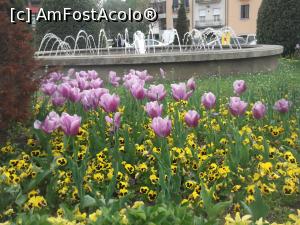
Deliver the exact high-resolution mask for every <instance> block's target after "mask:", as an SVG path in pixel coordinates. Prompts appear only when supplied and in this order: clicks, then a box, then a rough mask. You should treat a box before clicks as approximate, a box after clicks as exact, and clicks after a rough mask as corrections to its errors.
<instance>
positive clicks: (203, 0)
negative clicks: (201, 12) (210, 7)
mask: <svg viewBox="0 0 300 225" xmlns="http://www.w3.org/2000/svg"><path fill="white" fill-rule="evenodd" d="M219 2H221V0H196V3H199V4H213V3H219Z"/></svg>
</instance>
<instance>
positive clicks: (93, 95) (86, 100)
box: [80, 88, 109, 110]
mask: <svg viewBox="0 0 300 225" xmlns="http://www.w3.org/2000/svg"><path fill="white" fill-rule="evenodd" d="M108 92H109V91H108V90H107V89H105V88H97V89H91V90H84V91H83V92H82V93H81V99H80V101H81V104H82V105H83V108H84V110H90V109H94V110H96V109H97V108H98V107H99V106H100V99H101V96H102V95H104V94H107V93H108Z"/></svg>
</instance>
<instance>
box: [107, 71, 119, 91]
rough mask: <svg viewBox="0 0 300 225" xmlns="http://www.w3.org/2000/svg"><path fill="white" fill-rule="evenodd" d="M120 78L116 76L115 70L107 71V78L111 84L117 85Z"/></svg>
mask: <svg viewBox="0 0 300 225" xmlns="http://www.w3.org/2000/svg"><path fill="white" fill-rule="evenodd" d="M120 79H121V78H120V77H118V76H117V73H116V72H114V71H110V72H109V75H108V80H109V83H111V85H112V86H114V87H118V86H119V81H120Z"/></svg>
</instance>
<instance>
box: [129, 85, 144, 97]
mask: <svg viewBox="0 0 300 225" xmlns="http://www.w3.org/2000/svg"><path fill="white" fill-rule="evenodd" d="M130 92H131V94H132V96H133V97H135V98H136V99H138V100H142V99H144V98H145V96H146V89H145V88H144V85H142V84H140V83H134V84H133V85H132V86H131V88H130Z"/></svg>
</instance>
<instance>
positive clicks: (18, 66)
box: [0, 0, 37, 131]
mask: <svg viewBox="0 0 300 225" xmlns="http://www.w3.org/2000/svg"><path fill="white" fill-rule="evenodd" d="M9 3H11V2H9V1H7V0H0V27H1V29H0V58H1V60H0V131H4V130H5V128H7V127H9V126H11V125H12V124H13V123H14V122H17V121H25V120H26V119H27V118H28V117H29V116H30V112H31V110H30V106H31V96H32V94H33V93H34V92H35V91H36V90H37V81H36V80H35V79H34V78H33V72H34V69H35V60H34V58H33V54H34V49H33V48H32V46H31V44H30V43H31V40H32V35H31V33H30V31H29V29H28V27H27V25H26V24H24V23H21V22H18V23H17V24H12V23H11V22H10V19H9V18H10V17H9V13H10V11H9V7H12V6H14V5H10V4H9Z"/></svg>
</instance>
